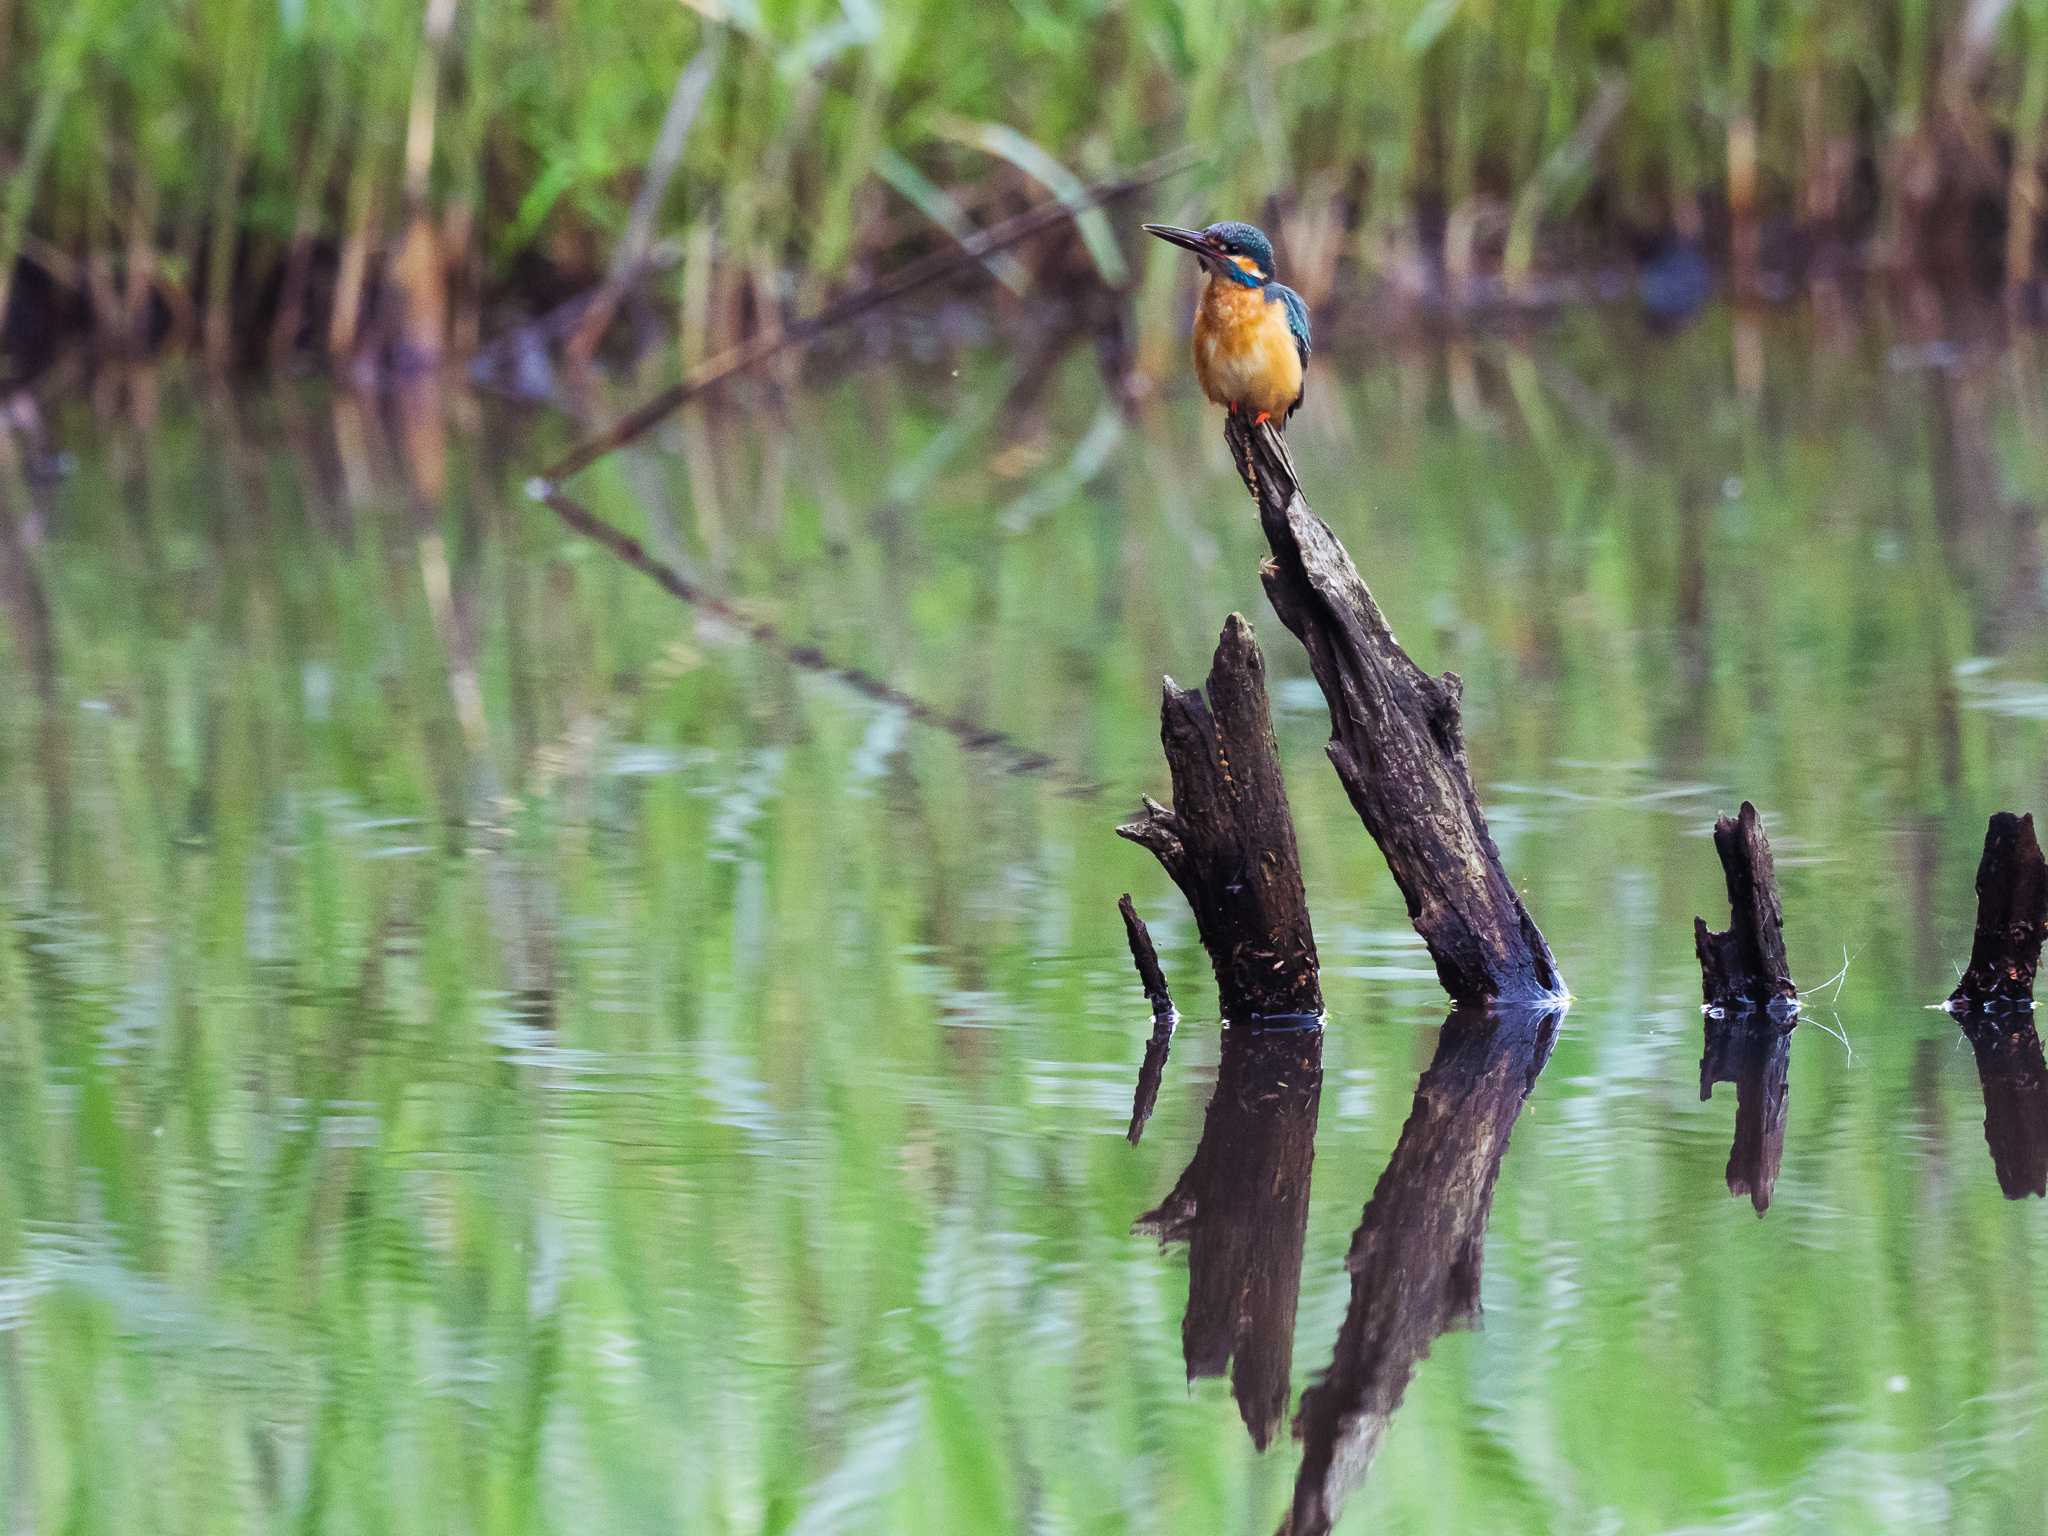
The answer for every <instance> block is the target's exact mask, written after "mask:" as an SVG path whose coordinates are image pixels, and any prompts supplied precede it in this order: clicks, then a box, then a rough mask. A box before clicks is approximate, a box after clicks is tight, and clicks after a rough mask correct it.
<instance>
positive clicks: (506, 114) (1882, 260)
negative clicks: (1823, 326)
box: [0, 0, 2048, 360]
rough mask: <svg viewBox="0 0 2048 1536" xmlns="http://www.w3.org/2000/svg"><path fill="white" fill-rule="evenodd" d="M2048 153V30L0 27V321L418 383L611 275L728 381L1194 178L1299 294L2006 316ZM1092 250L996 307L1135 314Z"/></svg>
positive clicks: (8, 19)
mask: <svg viewBox="0 0 2048 1536" xmlns="http://www.w3.org/2000/svg"><path fill="white" fill-rule="evenodd" d="M707 50H709V51H708V52H707ZM693 60H698V61H700V62H699V67H698V70H697V73H696V77H695V79H694V81H693V80H692V79H691V77H690V76H689V75H688V74H687V73H686V71H687V68H688V66H689V65H690V64H691V61H693ZM2044 117H2048V0H1892V3H1889V4H1866V3H1862V0H1779V3H1766V0H1664V3H1660V4H1642V3H1631V0H1577V3H1571V4H1567V3H1565V0H1378V3H1373V4H1368V5H1359V4H1356V3H1353V0H1214V3H1211V4H1207V5H1199V6H1188V5H1184V4H1181V3H1178V0H1121V3H1111V0H1093V3H1086V4H1072V5H1058V6H1056V5H1051V4H1047V3H1044V0H1015V3H1010V4H1003V5H959V4H953V3H946V0H890V3H886V4H884V3H880V0H683V3H681V4H672V3H669V0H538V3H534V4H517V5H515V4H511V3H508V0H348V3H346V4H339V3H335V0H275V3H257V0H184V3H180V4H173V5H154V4H142V3H139V0H0V311H5V309H6V304H5V300H6V299H7V298H8V297H9V296H10V295H11V296H12V297H14V298H15V299H17V300H18V301H19V302H17V303H16V304H15V305H14V306H13V310H12V313H11V316H10V328H9V331H8V333H7V334H8V336H9V337H10V339H11V342H12V345H13V349H14V350H15V351H16V352H21V351H24V350H28V349H33V348H34V347H35V346H37V345H38V344H39V343H41V342H43V341H46V340H47V339H48V336H49V334H50V333H52V332H55V331H58V330H62V329H66V328H71V329H77V328H82V327H86V326H89V327H90V328H91V330H92V331H93V332H94V334H95V336H96V338H97V339H98V341H99V342H100V343H101V344H103V345H111V346H116V347H124V346H125V347H136V346H142V345H145V344H148V345H154V344H158V343H161V342H162V341H164V340H165V339H167V338H168V339H171V340H174V341H192V342H197V343H200V344H202V345H203V347H204V348H205V350H206V351H207V352H208V353H209V354H211V355H212V356H213V357H215V358H216V359H221V360H227V359H229V358H232V357H235V356H237V355H240V356H242V357H245V358H246V357H256V356H261V355H263V354H265V353H268V354H269V355H271V356H273V357H277V356H283V355H287V354H291V353H294V352H302V351H311V352H327V353H330V354H333V355H335V356H337V357H344V358H348V357H357V356H361V355H363V354H365V353H366V352H381V353H384V354H393V353H395V354H399V355H418V354H425V355H429V356H432V355H439V354H441V353H443V352H446V351H453V352H455V353H458V354H462V353H468V352H471V351H473V350H474V349H475V348H476V346H477V345H478V343H479V341H480V340H481V339H482V338H483V335H484V333H485V330H486V328H487V326H488V325H489V324H490V318H489V317H490V316H491V311H492V308H493V306H494V305H497V304H499V303H500V302H506V301H509V302H513V303H515V304H516V306H517V307H518V308H520V309H521V310H522V311H524V312H531V311H533V310H536V309H540V308H543V307H545V306H547V305H548V304H550V303H554V302H557V301H559V300H561V299H563V298H565V297H567V296H569V295H571V294H574V293H577V292H579V291H583V290H586V289H589V288H590V287H592V286H593V285H595V284H597V283H598V282H599V281H600V280H601V279H605V278H607V277H609V278H610V279H612V291H611V294H610V297H609V298H608V300H607V302H606V303H605V304H603V305H602V306H600V313H601V314H602V317H603V319H604V320H606V321H609V320H610V318H611V317H612V314H613V312H614V311H615V310H616V309H617V308H618V307H619V301H620V296H621V292H622V290H624V289H625V288H627V287H629V286H630V287H633V288H634V289H635V292H636V302H637V301H638V299H637V294H638V293H640V292H645V293H646V294H648V295H651V297H653V298H654V299H656V300H658V301H660V302H661V303H662V304H663V305H664V306H665V307H668V308H672V309H673V310H675V311H676V312H678V313H679V314H680V315H681V318H682V322H683V325H682V329H683V332H684V335H685V336H686V338H688V345H689V346H691V347H695V348H697V349H699V350H703V349H708V348H710V347H712V346H715V345H719V344H723V343H725V342H729V341H731V340H733V339H735V338H737V337H738V336H739V335H741V334H743V333H745V332H747V331H749V330H751V329H754V328H757V327H759V326H762V325H767V324H773V323H774V322H775V321H776V320H777V319H778V318H779V317H782V316H785V315H787V314H789V313H792V312H795V311H798V310H800V309H802V308H804V307H806V306H808V305H812V304H815V303H817V302H820V301H821V299H822V297H823V296H824V295H825V294H827V293H829V292H831V291H835V290H842V289H845V288H848V287H851V286H857V285H858V284H859V283H860V282H861V281H862V280H863V278H864V277H866V276H868V275H870V274H872V273H874V272H876V271H878V270H880V269H882V268H883V267H885V266H886V265H888V264H890V263H891V262H893V261H896V260H900V259H902V258H903V257H904V256H905V255H906V254H907V253H908V252H909V251H911V250H913V249H915V248H918V247H924V246H929V245H932V244H934V243H937V242H941V241H944V240H946V239H948V238H950V235H951V233H952V232H957V231H958V230H960V229H961V228H963V227H965V226H966V225H967V224H968V223H970V222H977V221H981V220H985V219H986V218H988V217H990V216H993V215H994V214H996V213H998V212H1002V211H1007V210H1008V209H1009V208H1011V207H1013V206H1015V205H1017V204H1019V203H1021V202H1023V201H1027V200H1031V201H1035V200H1037V199H1040V198H1042V197H1043V196H1045V195H1046V192H1047V190H1048V189H1050V190H1051V191H1053V192H1055V193H1071V192H1073V191H1074V190H1075V189H1077V188H1078V187H1080V186H1081V185H1082V184H1084V183H1085V182H1087V181H1088V180H1090V179H1093V178H1097V177H1101V176H1105V175H1108V174H1110V173H1112V172H1113V171H1115V170H1116V169H1119V168H1123V167H1128V166H1130V165H1133V164H1135V163H1137V162H1139V161H1140V160H1143V159H1145V158H1147V157H1150V156H1152V155H1155V154H1158V153H1160V152H1162V151H1164V150H1168V149H1172V148H1176V147H1178V146H1181V145H1183V144H1197V145H1200V146H1202V147H1204V148H1206V149H1208V150H1209V151H1210V152H1211V153H1210V158H1209V159H1208V160H1207V161H1206V162H1205V163H1204V164H1203V165H1202V166H1201V167H1200V168H1199V169H1197V170H1196V171H1194V172H1193V173H1191V174H1190V175H1188V176H1187V177H1185V178H1182V179H1180V180H1178V181H1176V182H1175V183H1174V184H1172V185H1171V186H1170V187H1168V188H1164V189H1162V190H1161V192H1160V193H1159V194H1157V195H1156V196H1155V198H1154V199H1153V201H1154V202H1155V203H1156V204H1158V208H1157V211H1159V212H1161V213H1162V214H1166V215H1178V216H1185V217H1191V218H1198V217H1203V216H1207V215H1217V214H1221V213H1224V212H1229V213H1233V214H1240V215H1246V216H1250V217H1254V218H1261V219H1265V220H1267V221H1269V222H1270V223H1273V224H1275V225H1277V226H1278V229H1279V232H1280V235H1281V244H1282V248H1283V250H1284V251H1285V253H1286V257H1287V262H1288V266H1289V269H1290V275H1291V276H1292V277H1294V278H1295V280H1296V281H1297V283H1298V285H1299V286H1301V287H1303V288H1304V289H1305V290H1306V291H1307V292H1308V294H1309V296H1310V297H1311V299H1312V300H1314V299H1321V298H1323V297H1325V296H1327V295H1328V294H1329V293H1331V292H1332V291H1333V289H1334V288H1335V287H1336V286H1337V285H1338V274H1339V273H1340V272H1342V271H1349V270H1352V269H1356V270H1358V271H1361V272H1362V273H1364V274H1366V275H1367V276H1368V277H1369V278H1372V279H1377V280H1379V281H1380V283H1381V284H1382V285H1383V290H1384V291H1385V292H1387V293H1389V294H1391V295H1392V296H1394V297H1397V298H1403V299H1407V300H1423V301H1442V302H1447V303H1450V304H1452V305H1454V306H1455V305H1459V304H1461V303H1468V302H1472V301H1474V300H1475V299H1483V298H1485V297H1488V296H1497V297H1504V298H1507V299H1514V298H1516V297H1529V296H1532V295H1537V294H1540V293H1541V292H1542V291H1543V290H1542V278H1543V274H1544V273H1545V272H1546V271H1550V272H1556V271H1563V270H1570V269H1580V268H1584V267H1585V266H1587V265H1588V264H1589V263H1593V262H1610V263H1611V262H1622V261H1627V260H1630V259H1639V258H1643V257H1645V256H1648V255H1650V254H1651V253H1653V252H1654V251H1656V250H1657V249H1659V248H1660V247H1662V246H1666V245H1668V244H1669V242H1671V241H1672V240H1674V239H1676V240H1679V241H1682V242H1685V243H1687V244H1690V245H1695V246H1704V247H1706V248H1708V249H1712V250H1714V251H1716V252H1719V253H1721V254H1723V255H1725V257H1726V258H1727V261H1728V265H1729V268H1730V270H1731V273H1732V275H1733V278H1734V281H1735V283H1736V285H1737V286H1738V287H1747V288H1752V289H1755V288H1768V287H1769V286H1770V284H1771V282H1773V281H1775V280H1777V279H1778V278H1780V277H1782V276H1784V275H1786V274H1792V275H1796V274H1797V273H1798V272H1799V271H1801V270H1803V269H1805V268H1806V267H1807V266H1808V265H1809V264H1810V263H1811V262H1812V260H1813V259H1815V257H1816V255H1818V254H1825V253H1851V254H1853V255H1854V256H1855V258H1856V259H1857V260H1859V261H1861V262H1867V263H1870V264H1873V265H1876V266H1878V267H1881V268H1907V269H1915V270H1926V269H1929V268H1936V267H1938V268H1942V269H1957V268H1967V269H1970V270H1972V271H1973V272H1974V273H1975V274H1976V275H1978V276H1980V277H1987V278H1989V279H1990V280H1992V281H1994V282H1995V281H1997V280H1999V279H2001V278H2002V279H2003V280H2004V281H2005V282H2006V283H2007V284H2008V285H2009V286H2011V287H2013V288H2014V289H2015V290H2021V289H2025V288H2027V287H2028V286H2029V285H2030V284H2031V283H2032V282H2033V280H2034V278H2035V276H2036V272H2037V264H2038V262H2037V248H2038V245H2039V239H2038V236H2039V227H2040V223H2041V218H2040V214H2041V206H2040V205H2041V200H2042V195H2043V194H2042V175H2041V153H2042V149H2043V144H2042V136H2043V122H2044ZM636 203H637V205H638V206H637V217H636ZM1106 232H1107V226H1106V225H1102V224H1098V226H1097V227H1096V229H1094V230H1093V231H1088V230H1084V231H1083V233H1084V236H1085V241H1084V243H1085V247H1086V253H1087V255H1086V259H1085V260H1084V259H1082V258H1080V257H1078V256H1077V255H1076V254H1075V253H1072V252H1063V253H1050V254H1047V255H1045V256H1043V257H1042V258H1041V268H1040V269H1039V270H1036V271H1034V269H1033V268H1032V267H1031V266H1029V265H1028V264H1026V263H1024V262H1022V261H1019V260H1014V259H1012V260H1005V261H1001V262H996V263H992V267H993V272H994V275H995V276H996V277H997V278H999V279H1000V280H1001V281H1002V282H1003V284H1004V285H1005V286H1006V287H1008V288H1010V289H1013V290H1023V289H1026V288H1028V287H1029V286H1030V285H1031V284H1032V283H1033V282H1034V281H1040V282H1042V281H1043V279H1044V276H1045V271H1044V270H1043V268H1044V267H1045V266H1050V268H1051V269H1052V270H1053V271H1056V272H1058V273H1061V274H1065V273H1068V272H1070V271H1072V270H1075V269H1076V263H1078V269H1079V270H1081V271H1083V272H1086V273H1089V274H1091V276H1092V275H1099V276H1100V277H1101V278H1102V279H1103V280H1105V281H1106V282H1107V283H1108V284H1109V285H1110V286H1112V287H1120V286H1122V285H1123V284H1124V283H1125V281H1126V276H1127V274H1126V273H1125V271H1124V268H1123V258H1122V257H1121V256H1120V255H1119V254H1118V251H1117V248H1116V246H1115V244H1114V242H1112V241H1109V240H1107V239H1106V238H1105V236H1106ZM1152 270H1154V271H1156V272H1157V273H1158V274H1159V278H1158V282H1157V283H1156V284H1154V285H1153V286H1154V288H1155V289H1156V290H1157V291H1156V292H1154V293H1152V294H1151V295H1150V296H1149V299H1148V309H1149V311H1150V313H1151V314H1152V315H1153V317H1154V318H1155V319H1157V318H1159V317H1160V316H1163V314H1164V312H1165V309H1166V306H1167V303H1168V297H1167V292H1166V290H1165V288H1164V286H1163V285H1164V284H1165V283H1166V282H1167V281H1168V276H1167V273H1168V268H1167V266H1166V264H1164V263H1159V264H1156V265H1155V266H1154V268H1153V269H1152ZM1155 329H1156V327H1155ZM580 341H581V345H582V347H583V349H584V350H585V351H586V352H587V350H588V349H589V348H590V346H591V345H593V344H594V338H593V336H592V334H591V333H590V331H589V330H587V329H586V330H585V332H584V333H583V334H582V336H581V338H580Z"/></svg>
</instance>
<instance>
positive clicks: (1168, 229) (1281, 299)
mask: <svg viewBox="0 0 2048 1536" xmlns="http://www.w3.org/2000/svg"><path fill="white" fill-rule="evenodd" d="M1145 232H1146V233H1147V234H1151V235H1157V236H1158V237H1159V238H1160V239H1162V240H1164V241H1166V242H1167V243H1168V244H1170V245H1177V246H1179V247H1180V248H1181V249H1182V250H1186V251H1193V252H1194V253H1195V256H1196V258H1197V259H1198V260H1199V261H1200V262H1201V263H1202V297H1201V300H1200V302H1198V303H1197V304H1196V306H1195V377H1196V378H1198V379H1200V380H1201V382H1202V393H1203V394H1205V395H1207V396H1208V397H1209V398H1210V399H1211V400H1213V401H1215V402H1216V403H1217V404H1218V405H1220V406H1223V407H1224V408H1225V409H1227V410H1228V411H1229V412H1230V413H1231V414H1232V415H1234V416H1248V417H1250V418H1251V420H1252V421H1253V422H1254V423H1255V424H1256V423H1259V422H1265V421H1272V420H1274V419H1275V418H1278V420H1279V421H1280V423H1281V425H1283V426H1284V425H1286V422H1287V418H1288V417H1290V416H1292V415H1293V414H1294V413H1295V411H1296V410H1297V409H1298V408H1299V407H1300V405H1301V392H1302V379H1303V376H1304V375H1305V374H1306V373H1307V371H1308V353H1309V344H1308V306H1307V305H1306V304H1304V303H1302V301H1301V295H1300V294H1298V293H1296V292H1295V291H1294V290H1293V289H1292V288H1289V287H1288V286H1287V285H1286V284H1285V283H1276V282H1274V281H1273V242H1272V241H1270V240H1268V239H1267V238H1266V236H1265V232H1264V231H1263V230H1260V229H1257V228H1255V227H1253V226H1252V225H1250V224H1242V223H1239V222H1237V221H1236V220H1226V221H1224V222H1223V223H1220V224H1211V225H1210V226H1209V227H1208V228H1207V229H1180V228H1177V227H1176V226H1174V225H1172V224H1147V225H1146V226H1145Z"/></svg>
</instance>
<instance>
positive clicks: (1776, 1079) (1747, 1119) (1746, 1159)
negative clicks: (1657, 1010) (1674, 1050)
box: [1700, 1010, 1792, 1216]
mask: <svg viewBox="0 0 2048 1536" xmlns="http://www.w3.org/2000/svg"><path fill="white" fill-rule="evenodd" d="M1791 1069H1792V1029H1791V1026H1790V1024H1789V1023H1785V1022H1781V1021H1780V1020H1777V1019H1774V1018H1773V1017H1772V1016H1771V1015H1770V1013H1769V1012H1768V1011H1767V1010H1766V1011H1764V1012H1757V1011H1755V1010H1745V1011H1741V1012H1728V1011H1726V1010H1723V1011H1722V1012H1721V1013H1720V1014H1718V1015H1716V1014H1713V1013H1709V1014H1708V1015H1707V1045H1706V1050H1705V1051H1704V1052H1703V1053H1702V1054H1701V1056H1700V1100H1701V1102H1702V1103H1704V1102H1705V1101H1706V1100H1708V1099H1710V1098H1712V1097H1713V1095H1714V1084H1716V1083H1733V1084H1734V1085H1735V1143H1734V1145H1733V1146H1731V1147H1730V1148H1729V1149H1728V1173H1727V1178H1728V1193H1729V1194H1731V1195H1747V1196H1749V1203H1750V1204H1751V1205H1753V1206H1754V1207H1756V1213H1757V1215H1759V1216H1761V1215H1763V1213H1764V1212H1765V1211H1767V1210H1769V1209H1770V1206H1771V1191H1772V1190H1773V1189H1774V1188H1776V1186H1777V1183H1778V1168H1779V1165H1780V1164H1781V1163H1783V1162H1784V1160H1785V1100H1786V1098H1787V1097H1788V1095H1789V1092H1790V1077H1791Z"/></svg>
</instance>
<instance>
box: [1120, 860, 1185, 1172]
mask: <svg viewBox="0 0 2048 1536" xmlns="http://www.w3.org/2000/svg"><path fill="white" fill-rule="evenodd" d="M1116 909H1117V911H1118V912H1120V913H1122V914H1123V920H1124V938H1125V939H1126V940H1127V941H1128V942H1129V944H1130V946H1131V963H1132V964H1133V965H1135V966H1136V967H1137V968H1138V983H1139V985H1140V986H1142V987H1144V989H1145V1000H1146V1001H1147V1002H1149V1003H1150V1004H1151V1005H1152V1038H1151V1039H1149V1040H1147V1041H1146V1042H1145V1064H1144V1065H1143V1066H1141V1067H1140V1068H1139V1069H1138V1091H1137V1093H1136V1094H1135V1095H1133V1097H1132V1099H1131V1126H1130V1129H1129V1130H1128V1131H1126V1132H1125V1133H1124V1134H1125V1137H1126V1139H1128V1140H1129V1142H1130V1144H1131V1145H1132V1146H1134V1147H1135V1146H1136V1145H1137V1144H1138V1138H1139V1137H1140V1136H1142V1135H1144V1134H1145V1122H1146V1121H1148V1120H1150V1119H1151V1118H1152V1109H1153V1106H1154V1105H1156V1104H1157V1103H1158V1102H1159V1080H1160V1078H1161V1077H1163V1076H1164V1075H1165V1073H1166V1056H1167V1053H1168V1052H1169V1051H1171V1050H1172V1049H1173V1030H1174V1026H1175V1025H1177V1024H1178V1023H1179V1022H1180V1013H1179V1010H1177V1009H1176V1008H1175V1007H1174V1006H1173V995H1172V994H1171V993H1170V992H1168V991H1167V990H1166V972H1164V971H1162V970H1161V969H1160V968H1159V951H1158V950H1156V949H1154V948H1153V947H1152V931H1151V930H1150V929H1149V928H1147V927H1146V926H1145V919H1143V918H1142V917H1140V916H1138V909H1137V906H1136V905H1135V904H1134V903H1133V902H1132V901H1131V894H1130V892H1128V891H1126V892H1124V894H1123V895H1122V896H1121V897H1119V898H1118V899H1117V904H1116Z"/></svg>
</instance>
